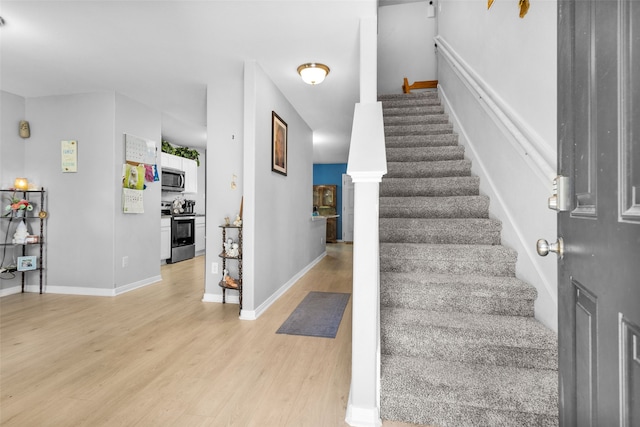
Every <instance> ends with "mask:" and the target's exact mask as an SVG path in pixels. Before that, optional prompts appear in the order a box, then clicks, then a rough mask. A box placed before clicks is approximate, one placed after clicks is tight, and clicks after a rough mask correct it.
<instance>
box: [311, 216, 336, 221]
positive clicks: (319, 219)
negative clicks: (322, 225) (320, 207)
mask: <svg viewBox="0 0 640 427" xmlns="http://www.w3.org/2000/svg"><path fill="white" fill-rule="evenodd" d="M339 216H340V215H315V216H314V215H311V221H322V220H327V219H330V218H338V217H339Z"/></svg>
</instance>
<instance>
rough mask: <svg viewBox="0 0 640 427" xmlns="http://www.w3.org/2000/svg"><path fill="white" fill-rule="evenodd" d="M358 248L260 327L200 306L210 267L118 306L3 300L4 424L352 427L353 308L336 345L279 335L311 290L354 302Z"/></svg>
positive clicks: (171, 277)
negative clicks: (348, 415) (350, 295)
mask: <svg viewBox="0 0 640 427" xmlns="http://www.w3.org/2000/svg"><path fill="white" fill-rule="evenodd" d="M352 248H353V247H352V246H351V245H347V244H333V245H327V256H326V257H325V258H324V259H323V260H322V261H321V262H320V263H318V264H317V265H316V266H315V267H314V268H313V269H312V270H311V271H309V272H308V273H307V274H306V275H305V276H304V277H303V278H302V279H300V280H299V281H298V282H297V283H296V284H295V285H294V286H293V287H292V288H291V289H290V290H289V291H288V292H287V293H286V294H285V295H283V296H282V297H281V298H280V299H279V300H278V301H277V302H276V303H274V304H273V305H272V306H271V307H270V308H269V309H268V310H267V311H266V312H265V313H264V314H263V315H262V316H261V317H260V318H258V319H257V320H255V321H244V320H239V319H238V306H237V305H235V304H225V305H223V304H217V303H204V302H202V301H201V299H202V294H203V288H204V269H205V267H204V257H197V258H194V259H192V260H188V261H184V262H180V263H177V264H173V265H166V266H163V267H162V277H163V280H162V281H161V282H159V283H156V284H153V285H150V286H147V287H145V288H142V289H138V290H135V291H132V292H128V293H126V294H123V295H119V296H117V297H113V298H104V297H84V296H72V295H56V294H43V295H39V294H35V293H26V294H16V295H10V296H7V297H4V298H1V299H0V425H2V426H6V427H10V426H20V427H31V426H38V427H40V426H65V427H66V426H92V427H96V426H194V427H196V426H198V427H199V426H243V427H244V426H262V427H264V426H267V427H271V426H273V427H280V426H296V427H299V426H310V427H316V426H317V427H324V426H331V427H333V426H347V424H346V423H345V422H344V417H345V411H346V405H347V399H348V395H349V383H350V375H351V301H350V302H349V304H348V306H347V308H346V310H345V314H344V317H343V321H342V323H341V325H340V329H339V331H338V335H337V336H336V338H335V339H327V338H313V337H299V336H289V335H280V334H276V333H275V331H276V330H277V329H278V328H279V327H280V325H281V324H282V323H283V322H284V321H285V320H286V318H287V317H288V316H289V314H290V313H291V312H292V311H293V310H294V309H295V307H296V306H297V305H298V303H299V302H300V301H301V300H302V299H303V298H304V296H305V295H306V294H307V293H308V292H309V291H329V292H351V282H352V271H351V270H352V264H351V262H352V261H351V260H352ZM384 426H385V427H400V426H408V424H402V423H392V422H385V423H384Z"/></svg>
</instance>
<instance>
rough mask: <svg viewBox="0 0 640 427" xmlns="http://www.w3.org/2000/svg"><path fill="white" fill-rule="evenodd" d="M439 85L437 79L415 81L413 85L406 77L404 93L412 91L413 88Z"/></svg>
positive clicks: (403, 86)
mask: <svg viewBox="0 0 640 427" xmlns="http://www.w3.org/2000/svg"><path fill="white" fill-rule="evenodd" d="M437 87H438V81H437V80H425V81H422V82H414V83H413V84H412V85H410V84H409V80H407V78H406V77H405V78H404V84H403V85H402V92H403V93H411V90H412V89H435V88H437Z"/></svg>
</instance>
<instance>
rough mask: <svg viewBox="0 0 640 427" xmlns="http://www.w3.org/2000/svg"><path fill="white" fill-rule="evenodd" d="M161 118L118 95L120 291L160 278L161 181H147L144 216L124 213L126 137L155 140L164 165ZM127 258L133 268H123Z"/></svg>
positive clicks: (116, 243) (115, 169)
mask: <svg viewBox="0 0 640 427" xmlns="http://www.w3.org/2000/svg"><path fill="white" fill-rule="evenodd" d="M160 127H161V115H160V112H158V111H156V110H153V109H151V108H149V107H147V106H146V105H143V104H141V103H139V102H137V101H134V100H132V99H130V98H127V97H126V96H123V95H120V94H117V93H116V104H115V132H114V138H113V139H114V144H113V147H114V150H113V151H114V156H113V157H114V164H113V175H111V176H113V177H114V178H115V179H112V180H111V182H112V183H113V191H112V193H111V194H112V195H113V199H112V200H113V201H114V203H113V215H114V238H115V241H114V251H115V252H114V270H115V287H116V289H118V290H120V289H127V288H128V287H135V286H139V285H141V284H146V283H148V282H150V281H153V280H154V279H155V280H158V279H159V278H160V262H159V256H158V255H159V254H158V251H159V248H160V182H146V183H145V185H146V189H145V190H144V192H143V195H144V214H124V213H122V204H121V198H122V182H121V180H120V176H121V173H122V164H123V163H124V162H125V151H124V150H125V143H124V134H125V133H126V134H131V135H134V136H137V137H140V138H144V139H147V140H151V141H153V142H154V143H155V144H156V153H157V158H158V163H160V147H161V137H160ZM123 257H127V258H128V263H129V265H128V266H126V267H123V263H122V259H123Z"/></svg>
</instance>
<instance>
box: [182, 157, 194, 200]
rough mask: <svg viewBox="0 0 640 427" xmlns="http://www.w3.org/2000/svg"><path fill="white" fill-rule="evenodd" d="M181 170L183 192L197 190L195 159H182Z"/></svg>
mask: <svg viewBox="0 0 640 427" xmlns="http://www.w3.org/2000/svg"><path fill="white" fill-rule="evenodd" d="M182 170H183V171H184V192H185V193H197V192H198V164H197V163H196V161H195V160H191V159H182Z"/></svg>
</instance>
